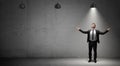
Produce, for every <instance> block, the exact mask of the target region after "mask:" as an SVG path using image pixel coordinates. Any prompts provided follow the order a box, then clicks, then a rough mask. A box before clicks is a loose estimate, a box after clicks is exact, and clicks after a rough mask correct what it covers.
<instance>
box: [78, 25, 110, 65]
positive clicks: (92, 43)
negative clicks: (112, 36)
mask: <svg viewBox="0 0 120 66" xmlns="http://www.w3.org/2000/svg"><path fill="white" fill-rule="evenodd" d="M76 29H77V30H78V31H80V32H82V33H84V34H87V42H88V48H89V53H88V54H89V60H88V62H91V61H92V49H93V51H94V62H95V63H96V62H97V60H96V59H97V43H100V41H99V35H104V34H106V33H107V32H108V31H109V30H110V28H107V29H106V30H105V31H104V32H101V31H99V30H97V29H96V24H95V23H92V24H91V29H90V30H88V31H84V30H82V29H81V28H80V27H76Z"/></svg>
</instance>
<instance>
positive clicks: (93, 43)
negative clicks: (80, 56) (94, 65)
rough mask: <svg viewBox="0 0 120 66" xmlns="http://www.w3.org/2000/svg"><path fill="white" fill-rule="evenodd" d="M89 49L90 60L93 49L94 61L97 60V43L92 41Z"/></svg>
mask: <svg viewBox="0 0 120 66" xmlns="http://www.w3.org/2000/svg"><path fill="white" fill-rule="evenodd" d="M88 48H89V53H88V54H89V60H91V59H92V49H93V51H94V60H96V58H97V41H90V42H89V46H88Z"/></svg>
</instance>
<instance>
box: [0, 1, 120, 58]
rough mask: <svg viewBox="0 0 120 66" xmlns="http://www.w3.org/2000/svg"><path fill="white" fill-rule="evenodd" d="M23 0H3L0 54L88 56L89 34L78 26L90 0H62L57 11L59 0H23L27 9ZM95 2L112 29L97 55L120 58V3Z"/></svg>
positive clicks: (105, 36)
mask: <svg viewBox="0 0 120 66" xmlns="http://www.w3.org/2000/svg"><path fill="white" fill-rule="evenodd" d="M21 1H22V0H0V57H87V55H88V45H87V42H86V35H84V34H82V33H80V32H78V31H76V29H75V26H76V25H78V24H80V25H81V24H83V23H84V22H82V21H83V20H84V18H85V15H86V14H87V13H88V11H89V9H90V8H89V3H90V0H59V1H60V4H61V6H62V8H61V9H58V10H57V9H55V8H54V5H55V4H56V0H23V2H24V3H25V6H26V8H25V9H20V8H19V4H20V3H21ZM95 2H96V3H97V7H98V10H99V12H100V14H101V15H102V16H103V18H104V19H105V20H106V23H107V24H109V25H110V26H111V28H112V30H111V31H110V32H109V33H107V34H106V35H104V36H101V37H100V39H101V43H100V44H99V45H98V57H120V52H119V50H120V44H119V43H120V34H119V33H120V31H119V29H120V26H119V24H120V23H119V21H120V19H119V17H120V15H118V14H120V13H119V9H120V7H119V2H118V1H117V0H116V1H115V0H95ZM84 27H86V26H84V25H81V28H84ZM88 28H89V27H88ZM98 28H99V27H98ZM103 30H104V29H103Z"/></svg>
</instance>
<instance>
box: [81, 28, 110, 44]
mask: <svg viewBox="0 0 120 66" xmlns="http://www.w3.org/2000/svg"><path fill="white" fill-rule="evenodd" d="M79 31H80V32H82V33H84V34H87V42H90V37H89V36H90V30H88V31H83V30H81V29H79ZM107 32H108V30H106V31H104V32H101V31H99V30H96V37H97V40H96V41H97V43H100V40H99V35H104V34H106V33H107Z"/></svg>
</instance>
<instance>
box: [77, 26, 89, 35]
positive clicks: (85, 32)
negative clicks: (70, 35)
mask: <svg viewBox="0 0 120 66" xmlns="http://www.w3.org/2000/svg"><path fill="white" fill-rule="evenodd" d="M76 29H77V30H78V31H80V32H82V33H84V34H87V33H88V32H89V31H84V30H82V29H80V27H76Z"/></svg>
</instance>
